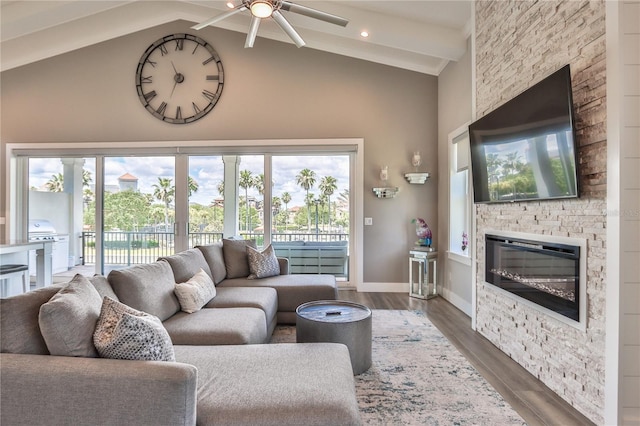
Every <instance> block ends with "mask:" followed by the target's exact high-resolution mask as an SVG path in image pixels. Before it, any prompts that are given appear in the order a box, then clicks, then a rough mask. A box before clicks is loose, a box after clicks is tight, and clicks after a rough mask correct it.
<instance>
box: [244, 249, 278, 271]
mask: <svg viewBox="0 0 640 426" xmlns="http://www.w3.org/2000/svg"><path fill="white" fill-rule="evenodd" d="M247 257H248V258H249V271H250V273H251V274H250V275H249V277H248V278H249V279H250V280H252V279H255V278H266V277H273V276H276V275H280V264H279V263H278V258H277V257H276V252H275V251H274V250H273V247H272V246H271V244H269V245H268V246H267V248H265V249H264V250H262V251H258V250H256V249H254V248H252V247H247Z"/></svg>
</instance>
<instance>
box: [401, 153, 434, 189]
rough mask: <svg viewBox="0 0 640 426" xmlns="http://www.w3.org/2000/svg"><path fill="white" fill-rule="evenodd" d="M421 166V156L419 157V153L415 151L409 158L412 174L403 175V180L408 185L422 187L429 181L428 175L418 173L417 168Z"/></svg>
mask: <svg viewBox="0 0 640 426" xmlns="http://www.w3.org/2000/svg"><path fill="white" fill-rule="evenodd" d="M421 164H422V156H421V155H420V151H415V152H414V153H413V156H411V165H412V166H413V169H414V172H413V173H405V174H404V178H405V179H406V180H407V182H409V183H414V184H419V185H422V184H423V183H425V182H426V181H427V179H429V173H420V172H418V167H420V165H421Z"/></svg>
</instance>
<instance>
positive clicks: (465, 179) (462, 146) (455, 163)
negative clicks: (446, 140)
mask: <svg viewBox="0 0 640 426" xmlns="http://www.w3.org/2000/svg"><path fill="white" fill-rule="evenodd" d="M455 134H456V132H454V135H455ZM449 154H450V155H449V161H450V162H449V170H450V189H449V252H450V253H456V254H459V255H461V256H467V257H468V256H469V252H470V251H471V247H470V246H469V244H470V241H471V240H470V238H469V235H470V223H471V221H470V206H471V194H470V191H469V188H470V185H469V134H468V132H467V131H466V129H465V131H464V132H463V133H458V134H457V135H455V136H453V137H451V136H450V147H449Z"/></svg>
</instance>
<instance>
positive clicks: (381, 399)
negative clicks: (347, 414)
mask: <svg viewBox="0 0 640 426" xmlns="http://www.w3.org/2000/svg"><path fill="white" fill-rule="evenodd" d="M295 336H296V335H295V327H278V328H277V329H276V331H275V332H274V335H273V338H272V343H283V342H295V339H296V337H295ZM372 358H373V364H372V366H371V368H370V369H369V370H368V371H366V372H365V373H363V374H360V375H359V376H356V378H355V380H356V393H357V396H358V403H359V405H360V413H361V415H362V420H363V422H364V424H369V425H492V426H498V425H500V426H503V425H524V424H525V422H524V421H523V420H522V418H521V417H520V416H519V415H518V414H517V413H516V412H515V411H514V410H513V409H512V408H511V406H509V404H507V403H506V402H505V400H504V399H503V398H502V396H500V394H499V393H498V392H497V391H496V390H495V389H494V388H493V387H492V386H491V385H490V384H489V383H488V382H487V381H486V380H485V379H484V378H483V377H482V376H481V375H480V373H478V371H477V370H476V369H475V368H474V367H473V366H472V365H471V364H470V363H469V362H468V361H467V360H466V359H465V357H464V356H463V355H462V354H461V353H460V352H458V350H457V349H456V348H455V347H454V346H453V345H452V344H451V343H449V341H448V340H447V338H446V337H444V336H443V335H442V333H440V331H439V330H438V329H437V328H436V327H435V326H434V325H433V324H431V322H430V321H429V320H428V319H427V317H426V316H425V315H424V313H422V312H420V311H399V310H373V345H372Z"/></svg>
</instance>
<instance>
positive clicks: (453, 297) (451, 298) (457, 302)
mask: <svg viewBox="0 0 640 426" xmlns="http://www.w3.org/2000/svg"><path fill="white" fill-rule="evenodd" d="M441 296H442V297H443V298H444V299H445V300H446V301H447V302H449V303H451V304H452V305H453V306H455V307H456V308H458V309H460V310H461V311H462V312H464V313H465V314H466V315H467V316H471V303H469V302H467V301H466V300H464V299H463V298H462V297H460V296H458V295H457V294H455V293H454V292H452V291H449V290H448V289H446V288H445V289H443V290H442V294H441Z"/></svg>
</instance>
